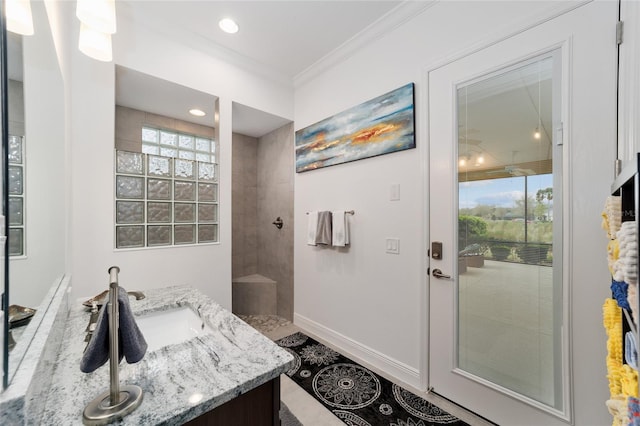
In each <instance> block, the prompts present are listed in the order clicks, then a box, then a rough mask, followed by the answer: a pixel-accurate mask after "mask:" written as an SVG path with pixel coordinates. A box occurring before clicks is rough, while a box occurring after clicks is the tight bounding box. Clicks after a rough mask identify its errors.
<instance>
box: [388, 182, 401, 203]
mask: <svg viewBox="0 0 640 426" xmlns="http://www.w3.org/2000/svg"><path fill="white" fill-rule="evenodd" d="M389 200H391V201H399V200H400V184H399V183H394V184H393V185H391V187H390V188H389Z"/></svg>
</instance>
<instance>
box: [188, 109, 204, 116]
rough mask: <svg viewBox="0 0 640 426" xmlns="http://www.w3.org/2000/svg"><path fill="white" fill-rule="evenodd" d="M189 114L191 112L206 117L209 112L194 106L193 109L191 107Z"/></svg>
mask: <svg viewBox="0 0 640 426" xmlns="http://www.w3.org/2000/svg"><path fill="white" fill-rule="evenodd" d="M189 114H191V115H195V116H196V117H204V116H205V115H207V113H206V112H204V111H203V110H201V109H198V108H192V109H190V110H189Z"/></svg>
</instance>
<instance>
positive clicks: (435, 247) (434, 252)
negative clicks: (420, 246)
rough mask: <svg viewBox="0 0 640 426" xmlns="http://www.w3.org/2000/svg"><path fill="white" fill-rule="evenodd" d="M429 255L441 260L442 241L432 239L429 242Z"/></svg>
mask: <svg viewBox="0 0 640 426" xmlns="http://www.w3.org/2000/svg"><path fill="white" fill-rule="evenodd" d="M431 257H432V258H434V259H438V260H442V243H441V242H440V241H434V242H432V243H431Z"/></svg>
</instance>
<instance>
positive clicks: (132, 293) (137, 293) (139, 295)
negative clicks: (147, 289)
mask: <svg viewBox="0 0 640 426" xmlns="http://www.w3.org/2000/svg"><path fill="white" fill-rule="evenodd" d="M127 293H128V294H129V296H135V297H136V300H140V299H144V298H145V297H146V296H145V295H144V293H143V292H141V291H128V292H127Z"/></svg>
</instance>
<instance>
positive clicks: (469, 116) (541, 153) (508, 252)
mask: <svg viewBox="0 0 640 426" xmlns="http://www.w3.org/2000/svg"><path fill="white" fill-rule="evenodd" d="M553 68H554V58H553V56H552V55H548V56H545V57H541V58H537V59H535V60H529V61H527V62H526V63H522V64H519V65H517V66H513V67H510V68H509V69H508V70H503V71H501V72H497V73H493V74H491V75H489V76H485V77H483V78H481V79H476V80H474V81H472V82H468V83H464V84H461V85H459V86H458V88H457V107H458V108H457V112H458V165H457V167H458V253H459V256H458V280H457V283H458V288H457V296H458V297H457V314H458V317H457V367H458V369H459V370H463V371H464V372H466V373H468V374H469V375H471V376H472V377H478V378H480V379H483V381H488V382H490V383H491V384H492V386H496V387H498V388H503V389H506V390H508V391H512V392H515V393H518V394H520V395H524V396H525V397H528V398H531V399H534V400H536V401H539V402H542V403H543V404H545V405H548V406H550V407H554V408H557V409H561V408H562V407H561V405H562V379H561V377H562V371H561V361H560V359H561V358H560V356H561V339H560V332H561V324H562V282H561V277H562V275H561V273H558V272H557V271H556V272H554V269H558V271H560V269H559V268H560V267H561V265H562V262H561V260H560V258H559V256H561V253H562V250H561V240H560V238H561V235H562V231H561V223H560V218H561V217H562V215H561V212H560V211H559V207H560V206H559V205H560V203H559V202H558V201H557V200H556V199H554V195H556V196H558V195H559V193H560V192H559V191H560V189H559V188H561V185H560V183H561V181H560V178H561V171H560V165H561V163H562V162H561V160H560V158H558V156H559V155H560V154H559V153H558V152H554V143H553V131H552V129H553V123H554V114H555V115H557V114H559V111H554V108H553V106H554V101H553V98H554V96H556V97H557V96H558V95H554V92H556V93H557V89H555V87H556V86H557V84H558V82H557V79H556V82H555V84H554V81H553V75H554V69H553ZM555 109H556V110H557V109H558V108H555ZM554 236H555V238H554Z"/></svg>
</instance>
